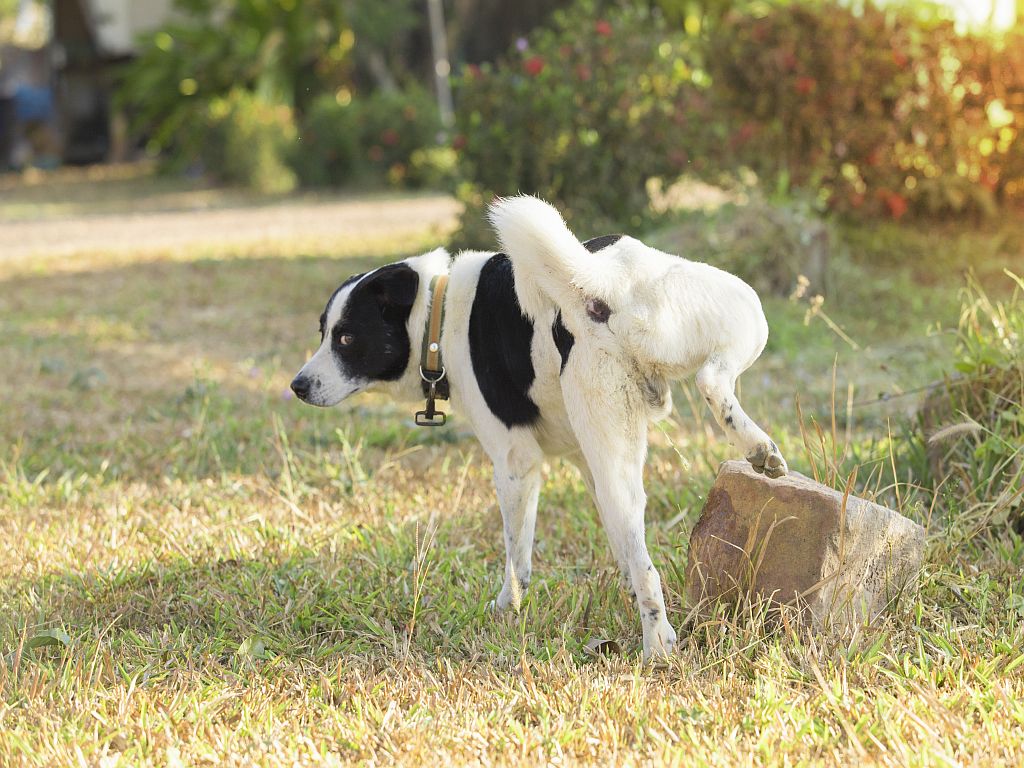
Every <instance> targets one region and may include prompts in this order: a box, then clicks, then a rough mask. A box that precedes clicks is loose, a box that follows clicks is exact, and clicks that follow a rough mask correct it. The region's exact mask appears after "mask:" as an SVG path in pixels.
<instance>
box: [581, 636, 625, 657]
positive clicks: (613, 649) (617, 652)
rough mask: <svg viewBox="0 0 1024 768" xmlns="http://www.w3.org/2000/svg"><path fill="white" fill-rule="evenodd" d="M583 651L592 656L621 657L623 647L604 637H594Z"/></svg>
mask: <svg viewBox="0 0 1024 768" xmlns="http://www.w3.org/2000/svg"><path fill="white" fill-rule="evenodd" d="M583 650H585V651H586V652H587V653H589V654H590V655H591V656H621V655H622V647H621V646H620V645H619V644H618V643H617V642H616V641H615V640H608V639H606V638H603V637H592V638H590V639H589V640H588V641H587V644H586V645H584V646H583Z"/></svg>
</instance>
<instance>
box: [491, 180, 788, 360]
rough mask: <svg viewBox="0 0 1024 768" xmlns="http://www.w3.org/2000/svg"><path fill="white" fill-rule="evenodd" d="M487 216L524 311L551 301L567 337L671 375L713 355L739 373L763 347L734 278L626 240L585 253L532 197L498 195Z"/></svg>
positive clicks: (743, 289) (748, 292)
mask: <svg viewBox="0 0 1024 768" xmlns="http://www.w3.org/2000/svg"><path fill="white" fill-rule="evenodd" d="M489 215H490V219H491V222H492V224H493V225H494V228H495V231H496V232H497V234H498V239H499V241H500V242H501V245H502V248H503V249H504V250H505V252H506V253H507V254H508V256H509V258H510V259H511V261H512V265H513V269H514V271H515V278H516V293H517V295H518V297H519V302H520V305H521V306H522V308H523V311H524V313H525V314H527V315H529V316H535V317H536V316H542V315H543V314H544V312H545V311H547V310H549V309H550V308H551V307H552V306H555V307H557V309H558V310H560V311H561V312H562V315H563V317H564V319H565V324H566V326H567V327H568V329H569V330H570V331H571V332H572V333H573V334H574V335H576V336H585V337H590V338H592V339H593V340H594V341H595V342H596V343H599V344H604V345H612V346H616V347H618V348H620V349H621V350H622V351H623V352H624V353H625V354H627V355H628V356H629V357H630V358H632V359H633V360H634V361H635V362H636V363H637V364H638V365H639V366H641V367H643V368H645V369H648V370H651V369H653V370H659V371H661V372H664V373H665V374H666V375H668V376H669V377H670V378H681V377H682V376H685V375H688V374H690V373H693V372H694V371H696V370H697V369H698V368H699V367H700V366H701V365H702V364H703V363H704V362H705V361H706V360H708V359H709V358H712V357H715V356H717V357H724V358H728V361H729V363H730V367H734V368H738V369H739V370H743V369H746V368H747V367H749V366H750V365H751V364H752V363H753V362H754V361H755V360H756V359H757V357H758V356H759V355H760V354H761V351H762V350H763V349H764V345H765V342H766V341H767V339H768V324H767V322H766V321H765V318H764V313H763V311H762V309H761V302H760V300H759V299H758V297H757V294H756V293H755V292H754V290H753V289H752V288H750V286H748V285H747V284H746V283H744V282H743V281H742V280H740V279H739V278H737V277H735V276H734V275H731V274H729V273H727V272H724V271H722V270H720V269H717V268H715V267H713V266H711V265H709V264H704V263H701V262H695V261H689V260H687V259H684V258H681V257H678V256H672V255H670V254H667V253H663V252H661V251H658V250H656V249H654V248H651V247H650V246H647V245H644V244H643V243H642V242H640V241H639V240H636V239H635V238H632V237H627V236H622V237H619V238H617V239H616V240H615V241H614V242H613V243H611V244H609V245H607V246H605V247H603V248H601V249H600V251H599V252H598V253H597V254H593V253H591V251H590V250H588V248H587V247H586V246H585V245H584V244H583V243H581V242H580V241H579V240H578V239H577V238H576V237H575V236H574V235H573V234H572V232H571V231H570V230H569V229H568V227H567V226H566V225H565V222H564V221H563V220H562V217H561V215H560V214H559V213H558V211H557V210H555V209H554V208H553V207H552V206H550V205H548V204H547V203H545V202H543V201H542V200H539V199H537V198H535V197H528V196H520V197H511V198H504V199H500V200H498V201H496V202H495V203H494V204H493V205H492V206H491V209H490V212H489Z"/></svg>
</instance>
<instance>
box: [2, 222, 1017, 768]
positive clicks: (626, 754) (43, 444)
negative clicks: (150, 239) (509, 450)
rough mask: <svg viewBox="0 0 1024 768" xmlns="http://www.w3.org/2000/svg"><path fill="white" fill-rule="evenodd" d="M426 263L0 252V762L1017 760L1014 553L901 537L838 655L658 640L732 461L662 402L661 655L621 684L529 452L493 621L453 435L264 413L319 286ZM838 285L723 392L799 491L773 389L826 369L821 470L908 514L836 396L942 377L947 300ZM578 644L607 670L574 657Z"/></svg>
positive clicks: (658, 500) (789, 638)
mask: <svg viewBox="0 0 1024 768" xmlns="http://www.w3.org/2000/svg"><path fill="white" fill-rule="evenodd" d="M966 236H968V235H965V237H966ZM970 236H971V237H974V235H970ZM978 242H981V243H982V244H984V243H990V244H991V240H985V239H984V238H982V239H980V240H978ZM424 245H425V243H422V242H416V243H396V242H393V241H392V240H391V239H389V238H388V237H387V236H386V235H382V237H381V239H380V240H379V241H377V242H374V243H369V244H367V243H361V244H360V245H359V246H358V248H359V250H358V251H350V252H346V251H345V250H344V249H342V250H339V251H338V252H334V253H330V254H323V253H301V252H295V251H294V250H291V249H290V248H289V247H288V246H287V245H282V246H281V247H280V248H276V247H271V246H261V248H260V249H256V250H252V251H247V252H244V253H235V254H232V257H231V258H223V257H222V254H219V253H217V252H214V251H206V252H198V253H195V254H190V255H187V256H182V255H181V254H175V255H174V256H173V258H166V259H164V258H161V257H159V255H157V256H154V255H152V254H147V255H146V257H145V258H144V259H143V258H140V259H139V260H138V261H132V260H130V259H127V260H126V259H124V258H122V257H118V258H117V259H113V258H112V259H110V260H106V259H104V258H103V256H102V255H97V254H92V255H89V256H87V257H85V256H83V257H81V259H80V260H79V261H77V262H72V263H65V264H61V265H60V268H59V269H57V268H54V269H35V268H31V267H30V266H28V265H20V266H18V265H6V266H5V265H4V264H3V263H2V262H0V333H2V336H3V338H4V344H3V345H2V346H0V369H2V370H3V371H4V376H3V377H0V403H2V406H0V440H2V441H3V444H4V445H5V446H6V447H5V449H4V452H3V454H0V510H2V512H0V574H2V575H0V659H2V660H0V765H4V766H8V765H10V766H14V765H33V766H36V765H38V766H51V765H103V766H112V765H158V766H164V765H168V766H176V765H202V764H206V763H211V764H213V763H216V764H224V765H252V764H258V765H293V764H307V763H310V764H311V763H319V762H326V763H328V764H330V763H331V762H334V763H350V762H352V763H355V762H360V763H367V764H376V765H390V764H395V763H401V764H417V763H432V764H462V763H486V764H498V765H513V764H514V765H519V764H522V763H524V762H525V763H542V762H552V763H556V762H557V763H565V764H579V763H591V762H596V763H600V764H609V765H624V764H632V765H637V764H647V763H661V762H664V763H669V764H680V765H723V766H728V765H737V764H762V763H764V764H778V765H783V764H786V765H790V764H794V765H795V764H824V765H848V764H858V765H860V764H881V765H901V766H902V765H958V764H992V765H998V764H1004V765H1005V764H1019V763H1020V761H1021V757H1022V755H1024V703H1022V702H1024V584H1022V580H1021V578H1020V576H1021V571H1022V568H1024V543H1022V541H1021V539H1020V538H1018V537H1016V536H1015V535H1014V534H1013V533H1012V532H1000V533H999V535H990V536H978V537H975V538H973V539H969V540H966V541H963V540H961V538H962V537H960V536H959V535H958V530H959V529H957V527H956V525H955V521H948V520H946V521H935V520H933V521H932V524H931V526H930V528H929V534H930V539H929V556H928V560H927V565H926V568H925V572H924V574H923V576H922V586H921V589H920V592H919V593H918V594H917V595H916V596H914V597H913V598H910V599H908V600H907V601H906V603H905V604H904V605H902V606H901V608H900V610H899V612H898V613H897V614H895V615H893V616H891V617H888V618H886V619H885V620H882V621H879V622H878V623H877V624H876V625H874V626H872V627H867V628H861V629H858V630H857V631H851V632H849V633H847V634H843V635H839V636H835V637H814V636H811V635H808V634H807V633H805V632H803V631H801V630H798V629H795V628H786V627H780V626H778V625H775V624H771V623H766V622H764V621H762V620H760V619H759V618H758V617H756V616H755V617H751V616H747V615H744V614H742V613H734V612H730V611H729V610H726V609H721V610H720V611H719V612H718V613H716V614H715V615H714V616H712V617H710V618H707V619H702V620H701V621H700V622H697V621H695V620H693V619H692V618H691V619H690V620H689V621H688V620H687V618H688V611H687V609H686V606H685V605H684V601H683V598H682V595H683V593H684V586H685V585H684V582H683V576H682V574H683V572H684V570H685V568H684V566H685V561H686V546H687V538H688V534H689V530H690V527H691V526H692V524H693V522H694V521H695V520H696V517H697V515H698V514H699V512H700V507H701V504H702V497H703V495H704V494H705V493H706V491H707V489H708V488H709V487H710V483H711V480H712V478H713V474H714V468H715V467H716V466H717V462H718V461H720V460H721V459H722V458H725V457H729V456H732V455H733V453H732V451H731V449H730V448H729V447H728V446H727V445H725V444H724V442H723V441H722V439H721V437H720V436H719V434H718V432H717V429H716V428H713V427H712V426H711V422H710V420H709V419H708V416H707V415H706V414H705V413H704V412H703V410H702V409H701V408H699V407H693V408H691V407H690V406H689V405H688V397H687V395H688V390H686V389H685V388H684V389H681V390H680V391H679V392H677V396H676V402H677V409H678V410H677V414H676V415H675V416H674V417H673V419H671V420H669V421H668V422H666V423H665V424H663V425H661V428H660V429H655V430H652V450H651V457H650V459H649V462H648V469H647V483H648V490H649V496H650V504H649V512H648V519H649V528H648V539H649V542H650V544H651V547H652V555H653V557H654V559H655V562H656V563H658V564H659V566H660V568H661V572H662V574H663V578H664V581H665V587H666V596H667V600H668V604H669V614H670V618H671V620H672V621H673V624H674V625H675V626H676V627H677V629H679V630H681V632H680V636H681V639H682V643H681V647H680V650H679V652H678V654H677V655H676V656H675V657H674V658H673V659H672V660H671V662H670V663H668V664H666V665H664V666H661V667H657V668H651V669H647V668H643V667H642V666H641V665H640V663H639V661H638V652H639V620H638V619H637V617H636V615H635V609H634V607H633V605H632V604H631V602H630V600H629V598H628V596H627V595H626V594H625V593H624V592H623V591H622V589H621V588H620V587H619V584H618V579H617V575H616V573H615V570H614V567H613V563H612V561H611V558H610V555H609V553H608V551H607V546H606V543H605V541H604V534H603V532H602V531H601V529H600V526H599V525H598V523H597V520H596V514H595V513H594V511H593V510H592V508H591V506H590V504H589V502H588V501H587V500H586V495H585V491H584V489H583V488H582V486H581V484H580V482H579V480H578V478H577V476H576V475H575V473H574V472H573V471H572V470H570V469H569V468H567V467H565V466H562V465H561V464H560V463H558V462H555V463H553V464H552V466H551V468H550V469H551V471H550V472H549V474H548V476H547V480H546V482H545V485H544V489H543V494H542V502H541V503H542V509H541V513H540V517H539V523H538V529H539V530H538V544H537V549H536V559H535V581H534V583H533V584H532V585H531V587H530V590H529V593H528V595H527V596H526V598H525V600H524V603H523V606H522V610H521V612H520V613H519V614H511V615H506V616H497V617H496V616H493V615H491V614H490V613H489V612H488V610H487V608H486V604H487V602H488V601H489V600H490V599H492V598H493V597H494V595H495V594H496V593H497V590H498V588H499V586H500V583H499V582H500V575H501V570H502V567H503V562H504V561H503V557H504V555H503V550H502V543H501V536H500V530H501V524H500V515H499V512H498V510H497V507H496V503H495V499H494V494H493V490H492V488H491V482H490V477H489V469H488V467H487V463H486V461H485V459H484V457H483V454H482V452H481V450H480V449H479V447H478V446H477V445H476V443H475V441H474V440H473V439H472V438H471V437H470V436H469V435H468V433H467V431H466V425H465V423H464V422H461V421H459V420H458V419H456V420H455V422H454V424H453V425H452V426H451V427H449V428H447V429H445V430H443V431H423V430H420V431H417V430H415V428H413V427H412V426H411V414H412V409H411V407H409V406H407V405H404V404H395V403H391V402H388V401H385V400H382V399H379V398H374V397H369V396H366V397H362V398H359V399H357V400H355V401H353V402H351V403H346V404H344V405H343V406H341V407H339V408H337V409H334V410H331V411H321V410H316V409H312V408H308V407H304V406H301V405H300V404H298V403H296V402H295V401H294V400H291V399H286V396H285V392H286V387H287V382H288V379H289V377H290V375H291V374H292V373H293V372H294V370H295V369H297V368H298V366H299V365H300V364H301V362H302V361H303V359H304V354H305V352H306V350H307V349H308V348H311V347H312V346H314V344H315V343H316V340H317V337H316V319H317V315H318V314H319V311H320V304H321V302H322V301H323V300H324V299H325V298H326V296H327V295H329V293H330V291H331V290H332V288H333V287H334V286H335V285H336V284H337V283H338V282H340V280H341V279H342V278H344V276H346V275H347V274H349V273H350V272H353V271H356V270H360V269H364V268H365V267H367V266H369V265H371V264H375V263H380V262H381V261H385V260H389V259H393V258H397V257H399V256H401V255H404V254H405V253H408V252H411V251H414V250H418V249H420V248H421V247H422V246H424ZM993 247H995V246H993ZM861 269H862V271H861V272H859V273H858V275H859V278H858V280H859V281H860V282H859V283H858V284H857V291H859V292H860V294H859V295H861V296H863V297H873V298H872V299H871V301H872V302H873V303H866V302H867V298H865V299H863V300H858V301H852V300H851V301H846V302H843V301H842V300H839V299H838V298H836V299H835V300H833V299H832V298H830V299H827V300H826V304H825V305H824V309H825V310H826V311H827V312H829V313H830V314H829V316H830V318H832V319H833V320H834V321H835V322H836V323H838V324H840V325H841V326H842V327H843V328H844V330H845V331H846V332H847V333H848V334H849V335H850V336H851V337H852V338H854V339H855V340H856V341H857V343H858V344H859V345H860V346H861V347H862V349H861V351H859V352H855V351H853V350H852V349H851V348H850V347H849V346H848V345H847V344H846V342H844V341H842V340H841V339H839V338H838V337H837V336H836V335H835V334H834V333H832V332H831V331H830V330H829V329H828V328H827V327H826V326H825V325H824V323H822V321H821V319H820V317H819V318H813V319H811V321H810V323H809V324H808V325H805V324H804V317H805V312H806V306H805V305H801V304H798V303H796V302H789V301H785V300H781V299H780V300H771V301H768V302H767V303H766V306H767V309H768V312H769V315H770V318H769V319H770V322H771V324H772V328H773V338H772V342H771V344H770V346H769V349H768V350H767V352H766V354H765V356H764V358H763V359H762V361H760V362H759V363H758V364H757V366H755V368H754V369H753V370H752V371H750V372H749V373H748V374H747V375H746V376H745V377H744V382H743V399H744V402H745V403H746V404H747V405H748V408H747V410H748V411H749V412H750V413H751V414H752V415H753V416H754V417H755V418H757V419H758V420H760V421H761V422H763V423H764V425H765V426H766V427H767V428H768V430H769V431H770V432H771V433H772V434H773V436H775V437H776V439H777V440H779V442H780V444H781V446H782V448H783V450H784V452H785V453H786V455H787V457H788V458H789V459H790V461H791V464H792V465H793V466H794V468H795V469H798V470H801V471H805V472H806V471H810V463H811V461H812V459H813V458H814V457H813V455H809V454H808V453H807V452H806V451H805V450H804V447H803V441H802V439H801V437H800V429H799V423H798V418H797V415H796V397H795V395H796V394H797V393H799V396H800V404H801V407H802V409H803V411H804V413H805V417H806V418H807V419H808V421H809V420H810V419H811V418H816V419H817V420H818V421H819V422H820V423H822V425H823V426H825V425H828V426H827V427H826V431H829V429H830V425H829V424H828V419H829V415H830V413H831V401H832V396H833V395H832V392H833V387H832V378H833V367H832V366H833V361H834V360H835V358H836V355H837V354H838V356H839V362H838V363H837V368H836V373H835V376H836V379H837V385H836V391H837V393H838V394H837V399H838V400H839V404H838V407H837V409H836V410H837V412H838V413H839V414H841V415H842V418H841V420H840V422H839V426H838V429H839V430H840V431H841V432H842V433H843V434H844V435H845V432H846V431H847V430H848V431H849V440H850V443H851V446H852V447H851V451H850V457H849V458H848V459H847V461H846V463H845V464H844V468H849V467H850V466H851V465H852V463H853V462H859V463H861V464H862V465H863V467H864V469H863V470H862V475H861V476H862V478H863V481H864V483H865V484H866V485H867V486H868V487H866V488H865V489H864V490H865V492H874V493H877V495H878V496H879V498H880V499H881V500H883V501H886V502H888V503H892V504H895V503H896V491H897V489H898V491H899V499H900V506H901V510H902V511H903V512H904V513H905V514H907V515H909V516H911V517H913V518H915V519H917V520H919V521H922V522H928V521H929V518H930V512H929V510H930V508H931V498H930V497H929V496H928V494H927V493H926V492H924V491H923V490H916V489H914V488H912V487H908V486H906V485H902V486H898V487H894V486H893V485H892V484H891V477H889V476H883V473H882V471H881V469H880V468H882V467H884V466H885V464H886V462H887V461H888V458H889V455H890V448H891V446H890V444H889V438H888V435H889V429H888V426H887V417H888V416H894V417H898V415H899V414H900V413H902V412H905V411H907V410H909V409H910V407H911V405H912V402H913V401H912V399H907V400H900V401H895V402H894V403H893V404H891V405H890V406H889V407H888V410H887V411H882V410H881V408H880V407H879V406H875V405H870V406H858V407H857V408H856V409H854V410H853V418H852V419H849V420H847V419H846V418H845V405H843V403H844V402H845V398H846V395H847V391H848V390H847V384H848V383H853V384H854V385H855V389H854V399H858V398H860V397H861V396H863V397H867V398H870V397H872V396H873V395H874V394H875V390H878V389H884V390H885V391H892V389H893V388H894V387H902V388H904V389H908V388H911V387H912V386H914V385H917V384H920V383H924V382H926V381H928V380H931V379H932V378H933V377H936V376H941V374H942V372H943V370H944V367H945V366H946V365H947V364H948V363H947V360H948V358H947V357H946V355H948V350H949V346H950V345H949V341H948V337H946V336H944V335H942V334H939V335H935V334H932V335H931V336H929V335H928V329H929V328H931V327H934V325H935V323H936V322H937V321H941V322H942V324H943V325H944V326H946V327H948V326H949V325H951V324H953V323H955V319H956V306H957V304H956V290H957V287H958V280H957V279H956V278H955V276H947V277H945V278H942V279H938V280H936V281H935V282H934V283H933V284H932V285H931V286H930V288H929V291H930V292H931V295H930V296H928V297H919V296H918V293H919V292H916V291H915V286H914V284H913V282H912V280H911V278H910V277H907V276H902V277H901V273H900V272H899V270H895V269H892V268H885V269H882V268H879V269H871V270H869V269H867V268H866V267H863V265H862V267H861ZM886 315H889V316H895V317H898V318H899V323H898V324H897V326H896V327H895V328H894V327H893V325H892V324H886V323H883V322H880V320H879V318H884V317H885V316H886ZM893 433H894V435H897V436H898V429H897V428H895V427H894V428H893ZM903 476H904V468H903V467H900V466H897V467H896V478H897V479H900V478H901V477H903ZM47 632H48V633H49V634H45V633H47ZM595 637H602V638H613V639H615V640H617V641H619V642H620V643H621V645H622V646H623V649H624V654H623V655H622V656H614V657H609V658H592V657H590V656H589V655H588V654H587V653H586V652H585V650H584V646H585V644H586V642H587V641H588V640H589V639H591V638H595ZM33 645H35V646H36V647H32V646H33Z"/></svg>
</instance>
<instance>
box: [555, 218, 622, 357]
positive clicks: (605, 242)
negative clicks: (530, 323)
mask: <svg viewBox="0 0 1024 768" xmlns="http://www.w3.org/2000/svg"><path fill="white" fill-rule="evenodd" d="M621 239H622V235H601V237H593V238H591V239H590V240H587V241H586V242H585V243H583V247H584V248H586V249H587V250H588V251H590V252H591V253H597V252H598V251H600V250H602V249H604V248H607V247H608V246H609V245H614V244H615V243H617V242H619V240H621ZM601 304H602V305H603V307H604V308H605V309H606V310H607V311H608V316H610V315H611V310H610V309H608V305H607V304H604V302H601ZM608 316H606V317H605V319H604V320H603V321H601V320H597V319H596V318H593V319H595V320H596V321H597V322H608ZM551 337H552V338H553V339H554V340H555V347H557V348H558V354H559V356H560V357H561V358H562V367H561V370H560V372H564V371H565V365H566V363H568V362H569V353H570V352H572V346H573V344H575V343H576V337H575V336H573V335H572V333H571V332H570V331H569V329H568V328H566V327H565V325H564V324H563V323H562V313H561V312H559V313H558V314H557V315H556V316H555V322H554V325H552V326H551Z"/></svg>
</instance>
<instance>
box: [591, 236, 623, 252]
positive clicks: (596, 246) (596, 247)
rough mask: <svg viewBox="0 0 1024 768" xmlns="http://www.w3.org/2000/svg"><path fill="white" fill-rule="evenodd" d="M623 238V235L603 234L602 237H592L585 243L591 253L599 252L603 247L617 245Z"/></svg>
mask: <svg viewBox="0 0 1024 768" xmlns="http://www.w3.org/2000/svg"><path fill="white" fill-rule="evenodd" d="M621 239H622V235H601V236H600V237H592V238H590V239H589V240H587V242H585V243H584V244H583V247H584V248H586V249H587V250H588V251H590V252H591V253H597V252H598V251H600V250H601V249H602V248H607V247H608V246H609V245H615V243H617V242H619V240H621Z"/></svg>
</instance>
